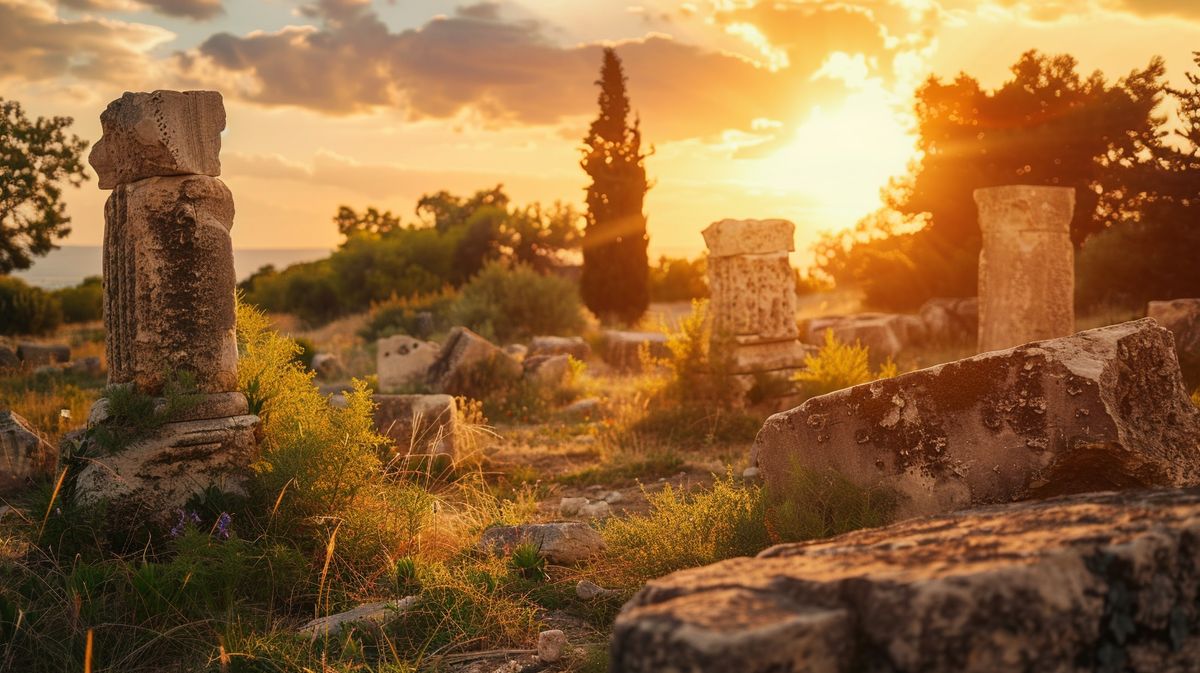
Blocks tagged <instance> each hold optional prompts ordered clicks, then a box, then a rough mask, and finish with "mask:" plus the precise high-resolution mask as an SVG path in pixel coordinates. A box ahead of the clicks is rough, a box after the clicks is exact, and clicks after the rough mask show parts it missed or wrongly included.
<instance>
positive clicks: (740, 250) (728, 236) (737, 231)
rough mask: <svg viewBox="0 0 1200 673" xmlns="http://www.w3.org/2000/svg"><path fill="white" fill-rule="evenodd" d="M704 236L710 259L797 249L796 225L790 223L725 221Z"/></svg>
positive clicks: (775, 221) (702, 233)
mask: <svg viewBox="0 0 1200 673" xmlns="http://www.w3.org/2000/svg"><path fill="white" fill-rule="evenodd" d="M700 233H701V235H703V236H704V244H705V245H706V246H708V256H709V257H710V258H712V257H736V256H739V255H759V254H764V253H778V252H791V251H792V250H795V249H796V243H795V238H796V225H794V224H792V223H791V222H789V221H787V220H721V221H720V222H713V223H712V224H710V225H708V227H707V228H706V229H705V230H704V231H702V232H700Z"/></svg>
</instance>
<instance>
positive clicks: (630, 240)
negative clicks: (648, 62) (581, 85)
mask: <svg viewBox="0 0 1200 673" xmlns="http://www.w3.org/2000/svg"><path fill="white" fill-rule="evenodd" d="M596 84H597V85H598V86H599V87H600V97H599V103H600V114H599V116H597V117H596V120H595V121H593V122H592V125H591V128H590V129H589V130H588V134H587V137H586V138H584V140H583V142H584V147H583V148H582V149H583V160H582V161H581V162H580V164H581V165H582V167H583V170H584V171H585V172H586V173H587V174H588V176H589V177H590V178H591V179H592V183H591V184H590V185H588V187H587V226H586V227H585V229H584V233H583V274H582V277H581V278H580V289H581V294H582V295H583V301H584V304H586V305H587V307H588V309H590V310H591V311H592V313H594V314H596V316H597V317H598V318H600V320H601V321H604V322H614V321H620V322H623V323H626V324H633V323H635V322H637V321H638V320H639V319H640V318H641V317H642V315H643V314H644V313H645V312H646V308H647V307H648V306H649V304H650V291H649V273H650V271H649V269H650V266H649V260H648V259H647V256H646V248H647V245H648V244H649V238H648V237H647V235H646V217H645V215H643V214H642V202H643V201H644V200H645V197H646V190H647V189H649V185H648V184H647V182H646V167H645V164H644V160H645V158H646V155H645V154H643V153H642V150H641V144H642V134H641V131H640V130H639V128H638V126H639V122H638V120H636V119H635V120H634V121H633V123H632V125H631V124H630V123H629V96H628V95H627V94H626V92H625V74H624V72H623V71H622V69H621V59H619V58H618V57H617V54H616V52H615V51H613V50H612V49H605V50H604V63H603V65H602V67H601V69H600V79H599V80H598V81H597V82H596Z"/></svg>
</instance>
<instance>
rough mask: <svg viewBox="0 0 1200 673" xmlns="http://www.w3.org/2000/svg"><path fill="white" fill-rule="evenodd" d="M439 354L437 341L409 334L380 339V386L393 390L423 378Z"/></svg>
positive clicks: (377, 353) (377, 346) (377, 358)
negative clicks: (424, 339) (425, 339)
mask: <svg viewBox="0 0 1200 673" xmlns="http://www.w3.org/2000/svg"><path fill="white" fill-rule="evenodd" d="M437 355H438V345H437V344H435V343H433V342H432V341H422V340H420V339H416V338H414V337H411V336H408V335H407V334H397V335H395V336H390V337H384V338H382V339H380V340H378V341H376V342H375V366H376V372H377V373H378V375H379V389H380V390H382V391H383V392H385V393H390V392H396V391H399V390H403V389H405V388H407V387H411V386H412V385H414V384H419V383H421V382H423V381H424V380H425V374H426V373H427V372H428V371H429V367H430V366H431V365H432V364H433V361H434V360H436V359H437Z"/></svg>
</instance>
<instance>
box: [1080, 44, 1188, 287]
mask: <svg viewBox="0 0 1200 673" xmlns="http://www.w3.org/2000/svg"><path fill="white" fill-rule="evenodd" d="M1195 58H1196V63H1197V64H1198V65H1200V53H1197V54H1196V55H1195ZM1187 80H1188V85H1189V86H1188V87H1187V88H1183V89H1176V88H1172V87H1167V88H1166V89H1165V90H1166V92H1167V94H1168V95H1169V96H1170V100H1171V101H1172V102H1173V103H1174V104H1175V108H1176V112H1177V117H1178V119H1179V125H1178V127H1177V128H1176V129H1175V130H1174V133H1173V138H1172V140H1173V141H1174V142H1163V143H1159V144H1157V145H1155V146H1154V147H1152V155H1153V161H1148V162H1144V163H1141V164H1138V165H1137V166H1136V167H1134V168H1133V169H1132V170H1131V172H1132V174H1133V176H1134V177H1133V180H1132V181H1131V182H1132V183H1133V184H1134V185H1135V188H1133V189H1131V190H1129V192H1130V194H1129V196H1131V197H1132V199H1131V200H1132V201H1133V203H1132V205H1133V206H1136V208H1135V209H1133V211H1132V212H1131V213H1129V214H1128V215H1127V216H1126V217H1124V218H1123V219H1122V221H1120V222H1118V223H1116V224H1114V225H1113V226H1112V227H1110V228H1109V229H1108V230H1106V231H1104V232H1103V233H1101V234H1100V235H1098V236H1095V237H1093V238H1092V239H1090V240H1089V241H1088V242H1087V244H1086V245H1085V246H1084V248H1083V250H1082V251H1081V255H1080V256H1079V258H1078V263H1077V267H1076V299H1077V303H1078V304H1079V305H1080V306H1081V307H1084V308H1093V307H1096V306H1099V305H1109V306H1116V307H1121V306H1123V307H1130V308H1139V309H1140V308H1142V307H1143V306H1144V305H1145V303H1146V302H1147V301H1150V300H1153V299H1174V298H1178V297H1195V296H1197V295H1200V266H1197V264H1196V263H1195V260H1196V258H1197V257H1198V256H1200V225H1198V224H1197V218H1200V74H1197V73H1194V72H1193V73H1187Z"/></svg>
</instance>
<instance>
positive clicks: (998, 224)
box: [975, 185, 1075, 352]
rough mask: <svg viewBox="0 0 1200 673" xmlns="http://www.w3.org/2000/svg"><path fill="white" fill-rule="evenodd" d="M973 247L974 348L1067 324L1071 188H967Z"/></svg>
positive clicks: (1071, 281) (1061, 332)
mask: <svg viewBox="0 0 1200 673" xmlns="http://www.w3.org/2000/svg"><path fill="white" fill-rule="evenodd" d="M975 203H976V205H977V206H978V209H979V229H980V231H981V232H982V234H983V249H982V251H981V252H980V254H979V350H980V351H981V352H982V351H992V350H999V349H1001V348H1009V347H1012V346H1016V345H1018V344H1023V343H1026V342H1029V341H1036V340H1039V339H1053V338H1055V337H1061V336H1066V335H1068V334H1071V333H1072V332H1074V331H1075V249H1074V247H1073V246H1072V244H1071V217H1072V215H1074V212H1075V190H1074V188H1071V187H1040V186H1032V185H1007V186H1003V187H987V188H984V189H977V190H975Z"/></svg>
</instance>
